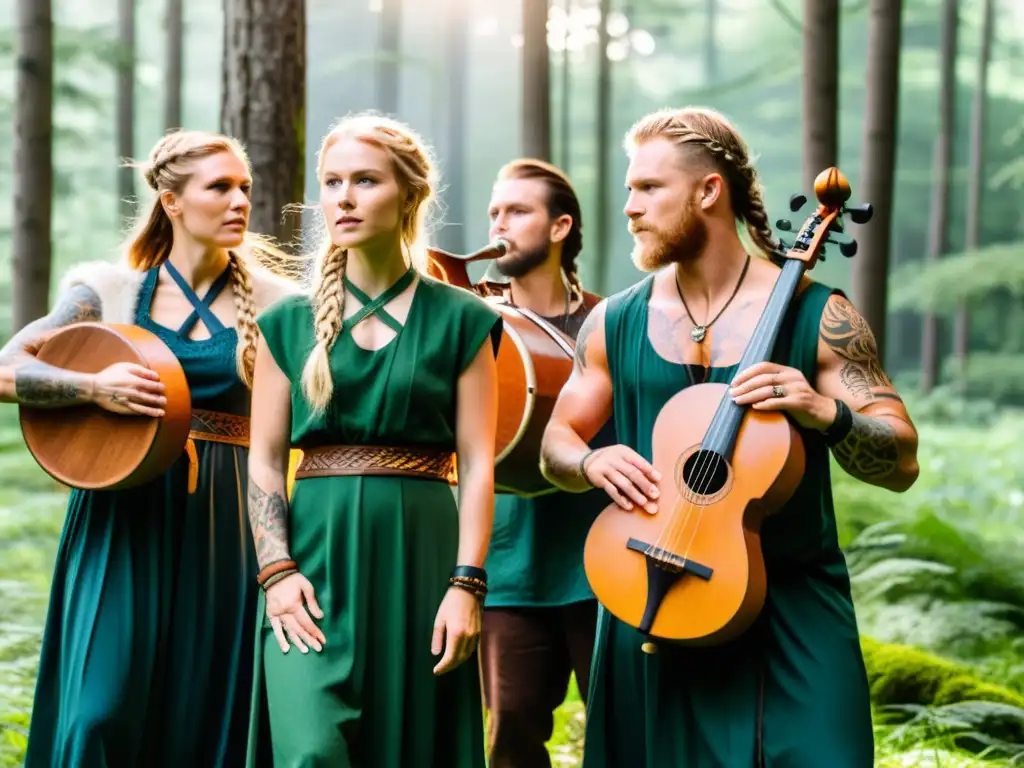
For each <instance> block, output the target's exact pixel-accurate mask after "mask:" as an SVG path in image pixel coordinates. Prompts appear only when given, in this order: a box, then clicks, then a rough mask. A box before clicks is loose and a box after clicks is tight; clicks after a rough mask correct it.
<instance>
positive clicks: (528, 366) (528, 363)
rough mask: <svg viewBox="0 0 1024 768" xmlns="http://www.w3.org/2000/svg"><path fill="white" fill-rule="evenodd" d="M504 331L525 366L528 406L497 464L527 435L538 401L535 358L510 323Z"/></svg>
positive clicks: (504, 327)
mask: <svg viewBox="0 0 1024 768" xmlns="http://www.w3.org/2000/svg"><path fill="white" fill-rule="evenodd" d="M502 331H503V332H504V333H505V334H506V335H507V336H508V337H509V339H511V340H512V344H513V345H514V346H515V348H516V352H518V353H519V361H520V362H521V363H522V365H523V373H524V374H525V377H526V406H525V407H524V408H523V413H522V416H521V417H520V419H519V427H518V429H516V433H515V435H514V436H513V437H512V439H511V440H509V441H508V444H507V445H506V446H505V447H504V448H503V449H502V451H501V453H499V454H498V455H497V456H495V457H494V463H495V464H498V463H500V462H502V461H504V459H505V457H506V456H508V455H509V454H510V453H512V451H514V450H515V448H516V446H517V445H519V442H520V441H521V440H522V439H523V435H525V434H526V430H527V428H528V427H529V426H530V417H531V416H533V406H534V403H535V401H536V392H537V372H536V370H534V367H533V358H532V357H530V350H529V349H528V348H527V346H526V343H525V342H524V341H523V337H522V336H520V335H519V331H517V330H516V329H515V328H513V327H512V326H511V325H510V324H508V323H504V324H503V328H502Z"/></svg>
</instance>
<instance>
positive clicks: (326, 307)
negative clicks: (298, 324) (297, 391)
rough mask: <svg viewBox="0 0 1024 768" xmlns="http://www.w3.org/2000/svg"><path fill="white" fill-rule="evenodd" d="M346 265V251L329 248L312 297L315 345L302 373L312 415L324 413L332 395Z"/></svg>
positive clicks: (341, 317)
mask: <svg viewBox="0 0 1024 768" xmlns="http://www.w3.org/2000/svg"><path fill="white" fill-rule="evenodd" d="M347 266H348V251H347V250H345V249H344V248H338V247H337V246H333V245H332V246H331V247H330V248H329V250H328V251H327V254H326V255H325V256H324V259H323V271H322V273H321V275H320V283H319V284H318V285H317V289H316V295H315V297H314V319H313V327H314V333H315V338H316V346H314V347H313V351H312V352H311V353H310V355H309V359H308V360H307V361H306V367H305V368H304V369H303V371H302V389H303V392H304V393H305V395H306V399H307V400H308V401H309V404H310V405H311V406H312V407H313V411H314V412H315V413H323V412H324V411H325V410H327V405H328V404H329V403H330V402H331V395H333V393H334V381H333V379H332V377H331V364H330V351H331V348H332V347H333V346H334V342H335V341H337V339H338V336H339V335H340V334H341V328H342V319H343V316H344V310H345V269H346V267H347Z"/></svg>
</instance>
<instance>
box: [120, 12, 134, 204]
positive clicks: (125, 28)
mask: <svg viewBox="0 0 1024 768" xmlns="http://www.w3.org/2000/svg"><path fill="white" fill-rule="evenodd" d="M117 28H118V46H119V48H120V50H119V51H118V56H119V58H118V65H117V117H116V121H117V122H116V126H117V129H116V134H117V154H118V157H119V158H120V159H121V160H122V161H124V160H133V159H134V158H135V141H134V135H135V0H118V4H117ZM134 198H135V171H134V170H133V169H132V168H129V167H127V166H122V167H121V168H119V169H118V173H117V199H118V206H119V211H120V214H121V220H122V223H125V224H127V223H128V222H129V220H130V219H131V217H132V215H133V213H134V211H135V203H134Z"/></svg>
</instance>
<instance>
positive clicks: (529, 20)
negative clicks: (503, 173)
mask: <svg viewBox="0 0 1024 768" xmlns="http://www.w3.org/2000/svg"><path fill="white" fill-rule="evenodd" d="M522 2H523V6H522V7H523V78H522V82H523V90H522V94H523V97H522V98H523V108H522V131H523V135H522V142H523V154H524V155H527V156H528V157H536V158H539V159H540V160H549V161H550V160H551V71H550V62H549V60H548V58H549V53H548V30H547V25H548V0H522Z"/></svg>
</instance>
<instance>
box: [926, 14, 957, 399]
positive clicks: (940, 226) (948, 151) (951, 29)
mask: <svg viewBox="0 0 1024 768" xmlns="http://www.w3.org/2000/svg"><path fill="white" fill-rule="evenodd" d="M959 26H960V21H959V18H958V15H957V0H943V3H942V31H941V38H942V42H941V44H940V46H939V134H938V136H937V137H936V139H935V156H934V159H933V161H932V200H931V211H930V212H929V216H928V222H929V225H928V248H927V250H926V251H925V261H926V263H928V264H934V263H935V262H936V261H938V260H939V259H940V258H941V257H942V255H943V254H944V253H946V252H947V251H948V250H949V194H950V189H949V177H950V172H951V171H952V168H953V142H954V141H955V140H956V57H957V32H958V29H959ZM940 325H941V322H940V318H939V317H938V315H936V314H935V313H934V312H926V313H925V314H924V318H923V322H922V327H921V390H922V391H923V392H931V391H932V389H934V388H935V386H936V385H937V384H938V383H939V379H940V378H941V370H940V368H941V360H942V354H941V352H940V349H939V347H940V343H939V328H940Z"/></svg>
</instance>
